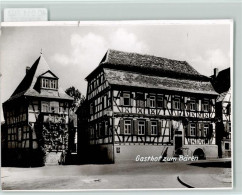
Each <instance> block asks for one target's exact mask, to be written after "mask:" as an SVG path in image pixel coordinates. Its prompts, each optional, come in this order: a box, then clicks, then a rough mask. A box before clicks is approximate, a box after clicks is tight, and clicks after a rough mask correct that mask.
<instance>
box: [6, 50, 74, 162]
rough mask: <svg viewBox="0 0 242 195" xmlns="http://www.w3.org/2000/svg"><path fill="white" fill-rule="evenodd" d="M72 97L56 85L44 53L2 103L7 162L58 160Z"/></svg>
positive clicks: (64, 143)
mask: <svg viewBox="0 0 242 195" xmlns="http://www.w3.org/2000/svg"><path fill="white" fill-rule="evenodd" d="M71 101H72V98H71V97H70V96H68V95H67V94H66V93H65V92H64V91H63V90H62V89H61V88H60V86H59V78H58V77H57V76H56V75H55V74H54V73H53V72H52V71H51V70H50V68H49V66H48V64H47V63H46V61H45V59H44V57H43V55H42V54H41V56H40V57H39V58H38V59H37V60H36V61H35V62H34V64H33V65H32V67H27V68H26V75H25V76H24V78H23V80H22V81H21V83H20V84H19V85H18V87H17V88H16V90H15V91H14V92H13V94H12V95H11V97H10V98H9V99H8V100H7V101H6V102H4V103H3V112H4V118H5V130H6V132H4V134H5V135H6V139H5V142H6V149H4V150H3V151H2V160H3V161H4V164H5V165H7V166H41V165H44V164H45V163H55V164H56V163H58V161H60V157H61V154H63V152H64V151H65V152H66V151H67V150H68V126H69V107H70V103H71Z"/></svg>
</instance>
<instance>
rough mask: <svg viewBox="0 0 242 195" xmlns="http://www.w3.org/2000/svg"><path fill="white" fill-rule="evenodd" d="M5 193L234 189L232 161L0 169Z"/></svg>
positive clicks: (126, 163)
mask: <svg viewBox="0 0 242 195" xmlns="http://www.w3.org/2000/svg"><path fill="white" fill-rule="evenodd" d="M1 182H2V189H3V190H85V189H88V190H90V189H94V190H95V189H151V188H156V189H157V188H162V189H167V188H172V189H173V188H174V189H175V188H231V187H232V169H231V161H230V160H229V159H216V160H199V161H187V162H162V163H161V162H122V163H116V164H105V165H100V164H89V165H66V166H45V167H35V168H15V167H2V168H1Z"/></svg>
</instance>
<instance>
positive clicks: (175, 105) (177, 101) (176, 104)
mask: <svg viewBox="0 0 242 195" xmlns="http://www.w3.org/2000/svg"><path fill="white" fill-rule="evenodd" d="M173 108H174V109H175V110H179V109H180V99H179V98H175V99H174V100H173Z"/></svg>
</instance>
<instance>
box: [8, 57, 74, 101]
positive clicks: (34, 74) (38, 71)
mask: <svg viewBox="0 0 242 195" xmlns="http://www.w3.org/2000/svg"><path fill="white" fill-rule="evenodd" d="M47 72H50V73H51V71H50V68H49V66H48V64H47V63H46V61H45V59H44V57H43V55H41V56H40V57H39V58H38V59H37V60H36V61H35V62H34V64H33V65H32V67H31V68H30V69H29V71H28V72H27V73H26V75H25V76H24V78H23V80H22V81H21V83H20V84H19V85H18V87H17V88H16V90H15V91H14V92H13V94H12V95H11V97H10V98H9V99H8V100H7V101H10V100H13V99H16V98H18V97H21V96H32V97H45V98H55V99H66V100H72V99H73V98H71V97H70V96H69V95H67V94H66V93H65V92H64V91H63V89H62V88H61V87H59V89H58V91H55V92H53V91H51V90H42V91H39V90H37V89H36V86H35V84H36V82H37V81H38V78H39V76H41V75H42V74H44V73H47ZM53 75H54V74H53Z"/></svg>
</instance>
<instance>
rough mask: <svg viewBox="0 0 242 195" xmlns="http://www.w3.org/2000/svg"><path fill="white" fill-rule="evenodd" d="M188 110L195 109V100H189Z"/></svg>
mask: <svg viewBox="0 0 242 195" xmlns="http://www.w3.org/2000/svg"><path fill="white" fill-rule="evenodd" d="M190 111H196V100H191V101H190Z"/></svg>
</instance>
